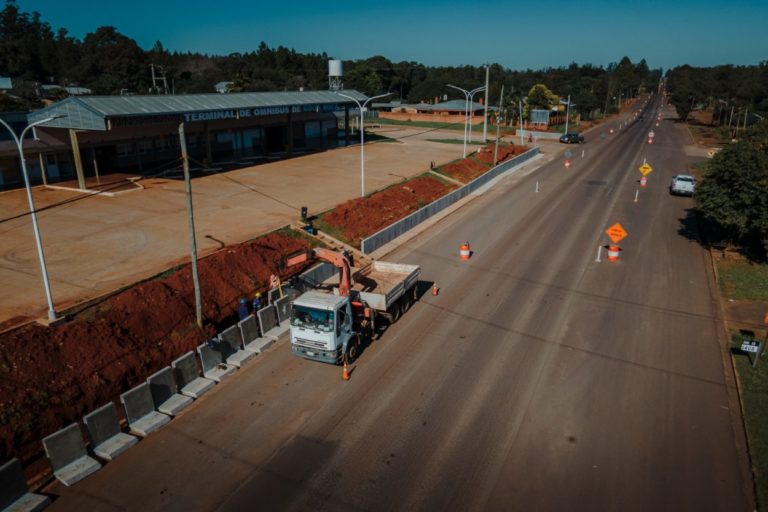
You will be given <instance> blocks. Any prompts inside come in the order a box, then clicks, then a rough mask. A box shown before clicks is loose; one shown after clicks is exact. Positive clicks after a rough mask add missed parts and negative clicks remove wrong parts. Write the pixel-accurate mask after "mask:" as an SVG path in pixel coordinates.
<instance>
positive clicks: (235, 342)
mask: <svg viewBox="0 0 768 512" xmlns="http://www.w3.org/2000/svg"><path fill="white" fill-rule="evenodd" d="M219 339H220V340H222V341H225V342H227V343H229V346H230V347H232V349H233V350H240V349H242V348H243V334H242V333H241V332H240V327H239V326H237V325H233V326H231V327H227V328H226V329H224V330H223V331H221V333H219Z"/></svg>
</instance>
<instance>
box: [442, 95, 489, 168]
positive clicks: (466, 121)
mask: <svg viewBox="0 0 768 512" xmlns="http://www.w3.org/2000/svg"><path fill="white" fill-rule="evenodd" d="M446 85H447V86H448V87H451V88H453V89H456V90H457V91H461V92H463V93H464V98H465V103H464V156H463V158H466V157H467V132H468V131H469V129H470V128H469V127H468V125H469V104H470V102H471V101H472V96H474V95H475V94H477V93H478V92H480V91H484V90H485V86H482V87H478V88H476V89H472V90H471V91H468V90H466V89H462V88H461V87H457V86H455V85H451V84H446ZM470 137H471V135H470ZM470 140H471V139H470Z"/></svg>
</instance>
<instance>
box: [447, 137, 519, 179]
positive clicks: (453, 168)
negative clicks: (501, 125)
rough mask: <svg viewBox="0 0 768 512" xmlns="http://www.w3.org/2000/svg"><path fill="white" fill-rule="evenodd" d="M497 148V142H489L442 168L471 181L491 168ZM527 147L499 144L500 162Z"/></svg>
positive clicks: (454, 176)
mask: <svg viewBox="0 0 768 512" xmlns="http://www.w3.org/2000/svg"><path fill="white" fill-rule="evenodd" d="M495 149H496V147H495V144H488V145H487V146H485V147H483V148H480V150H479V151H478V152H477V153H475V154H474V155H473V156H471V157H469V158H464V159H462V160H456V161H455V162H451V163H450V164H447V165H444V166H443V167H442V168H441V170H442V172H444V173H445V174H447V175H448V176H450V177H451V178H453V179H455V180H459V181H461V182H463V183H469V182H470V181H472V180H473V179H475V178H477V177H478V176H481V175H483V174H485V173H486V172H487V171H489V170H490V168H491V166H492V164H493V153H494V151H495ZM527 149H528V148H526V147H525V146H516V145H514V144H509V145H503V146H499V153H498V159H499V162H503V161H504V160H507V159H509V158H511V157H513V156H515V155H519V154H520V153H524V152H525V151H526V150H527Z"/></svg>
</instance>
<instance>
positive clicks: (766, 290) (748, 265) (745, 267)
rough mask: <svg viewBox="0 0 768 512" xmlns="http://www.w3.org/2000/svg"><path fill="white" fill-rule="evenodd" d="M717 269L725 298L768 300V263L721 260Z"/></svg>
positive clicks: (721, 290)
mask: <svg viewBox="0 0 768 512" xmlns="http://www.w3.org/2000/svg"><path fill="white" fill-rule="evenodd" d="M717 271H718V274H719V276H720V283H719V284H720V292H721V294H722V295H723V297H724V298H726V299H734V300H758V301H768V264H764V263H763V264H760V263H752V262H750V261H748V260H727V261H719V262H718V263H717Z"/></svg>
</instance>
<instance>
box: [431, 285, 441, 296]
mask: <svg viewBox="0 0 768 512" xmlns="http://www.w3.org/2000/svg"><path fill="white" fill-rule="evenodd" d="M438 293H440V288H438V287H437V283H432V295H434V296H435V297H437V294H438Z"/></svg>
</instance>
